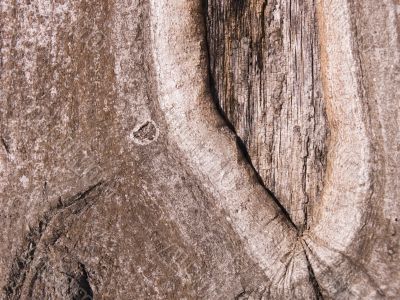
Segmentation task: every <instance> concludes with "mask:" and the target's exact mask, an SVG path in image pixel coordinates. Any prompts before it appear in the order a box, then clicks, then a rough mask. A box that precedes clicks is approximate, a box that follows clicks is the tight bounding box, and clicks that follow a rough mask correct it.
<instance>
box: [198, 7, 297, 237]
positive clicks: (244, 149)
mask: <svg viewBox="0 0 400 300" xmlns="http://www.w3.org/2000/svg"><path fill="white" fill-rule="evenodd" d="M202 13H203V18H204V21H203V22H204V32H205V51H206V58H207V77H208V78H207V85H208V88H209V91H210V94H211V98H212V100H213V103H214V105H215V107H216V109H217V111H218V113H219V114H220V116H221V117H222V119H223V120H224V121H225V124H226V125H227V127H228V128H229V129H230V130H231V131H232V132H233V133H234V135H235V137H236V144H237V146H238V148H239V150H240V151H241V153H242V154H243V157H244V159H245V160H246V161H247V162H248V164H249V165H250V167H251V168H252V170H253V172H254V174H255V176H256V178H257V181H258V182H259V183H260V184H261V186H262V187H263V188H264V190H265V191H266V192H267V194H268V195H269V196H270V197H271V198H272V200H273V201H274V202H275V204H276V205H277V206H278V207H279V209H280V211H281V212H282V214H283V215H284V216H285V220H286V221H287V222H288V223H289V224H290V225H291V226H292V227H293V228H295V229H296V231H297V233H299V229H298V227H297V225H296V224H295V223H294V222H293V220H292V218H291V217H290V214H289V212H288V211H287V210H286V208H285V207H284V206H283V205H282V203H281V202H280V201H279V200H278V198H277V197H276V196H275V195H274V193H273V192H272V191H271V190H270V189H269V188H268V187H267V186H266V185H265V183H264V181H263V179H262V178H261V176H260V174H259V173H258V171H257V170H256V168H255V167H254V165H253V162H252V160H251V157H250V155H249V153H248V151H247V147H246V144H245V143H244V142H243V140H242V139H241V138H240V136H239V135H238V134H237V132H236V129H235V127H234V126H233V124H232V122H231V121H230V120H229V119H228V117H227V115H226V113H225V112H224V110H223V109H222V107H221V105H220V101H219V97H218V92H217V88H216V84H215V80H214V76H213V74H212V69H211V51H210V44H209V36H208V28H207V24H208V17H207V16H208V0H202Z"/></svg>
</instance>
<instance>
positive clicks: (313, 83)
mask: <svg viewBox="0 0 400 300" xmlns="http://www.w3.org/2000/svg"><path fill="white" fill-rule="evenodd" d="M315 14H316V11H315V4H314V1H313V0H307V1H292V0H290V1H286V0H284V1H276V0H273V1H267V0H256V1H236V0H230V1H218V0H214V1H210V4H209V6H208V20H207V25H208V26H207V27H208V42H209V49H210V50H209V51H210V66H211V74H212V78H213V81H214V83H213V84H214V87H215V91H216V96H217V101H219V103H220V105H221V108H222V110H223V111H224V112H225V113H226V116H227V118H228V119H229V120H230V121H231V122H232V124H233V126H234V127H235V128H236V131H237V133H238V135H239V136H240V137H241V139H242V140H243V142H244V143H245V145H246V147H247V149H248V152H249V155H250V157H251V160H252V162H253V164H254V167H255V168H256V170H257V172H258V173H259V174H260V176H261V178H262V179H263V181H264V183H265V184H266V186H267V187H268V188H269V189H270V190H271V191H272V192H273V193H274V194H275V195H276V196H277V197H278V199H279V200H280V202H281V203H282V205H284V207H285V208H286V209H287V211H288V213H289V214H290V216H291V218H292V219H293V222H294V223H295V224H296V225H297V226H298V227H305V228H306V227H307V225H308V223H309V222H310V220H308V217H309V216H312V213H310V211H311V208H312V207H313V205H314V203H315V202H317V201H318V199H319V198H320V197H321V191H322V187H323V179H324V175H325V169H326V152H327V148H326V139H327V132H328V127H327V126H326V117H325V105H324V101H323V94H322V84H321V78H320V72H319V70H320V56H319V39H318V31H317V22H316V16H315Z"/></svg>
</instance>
